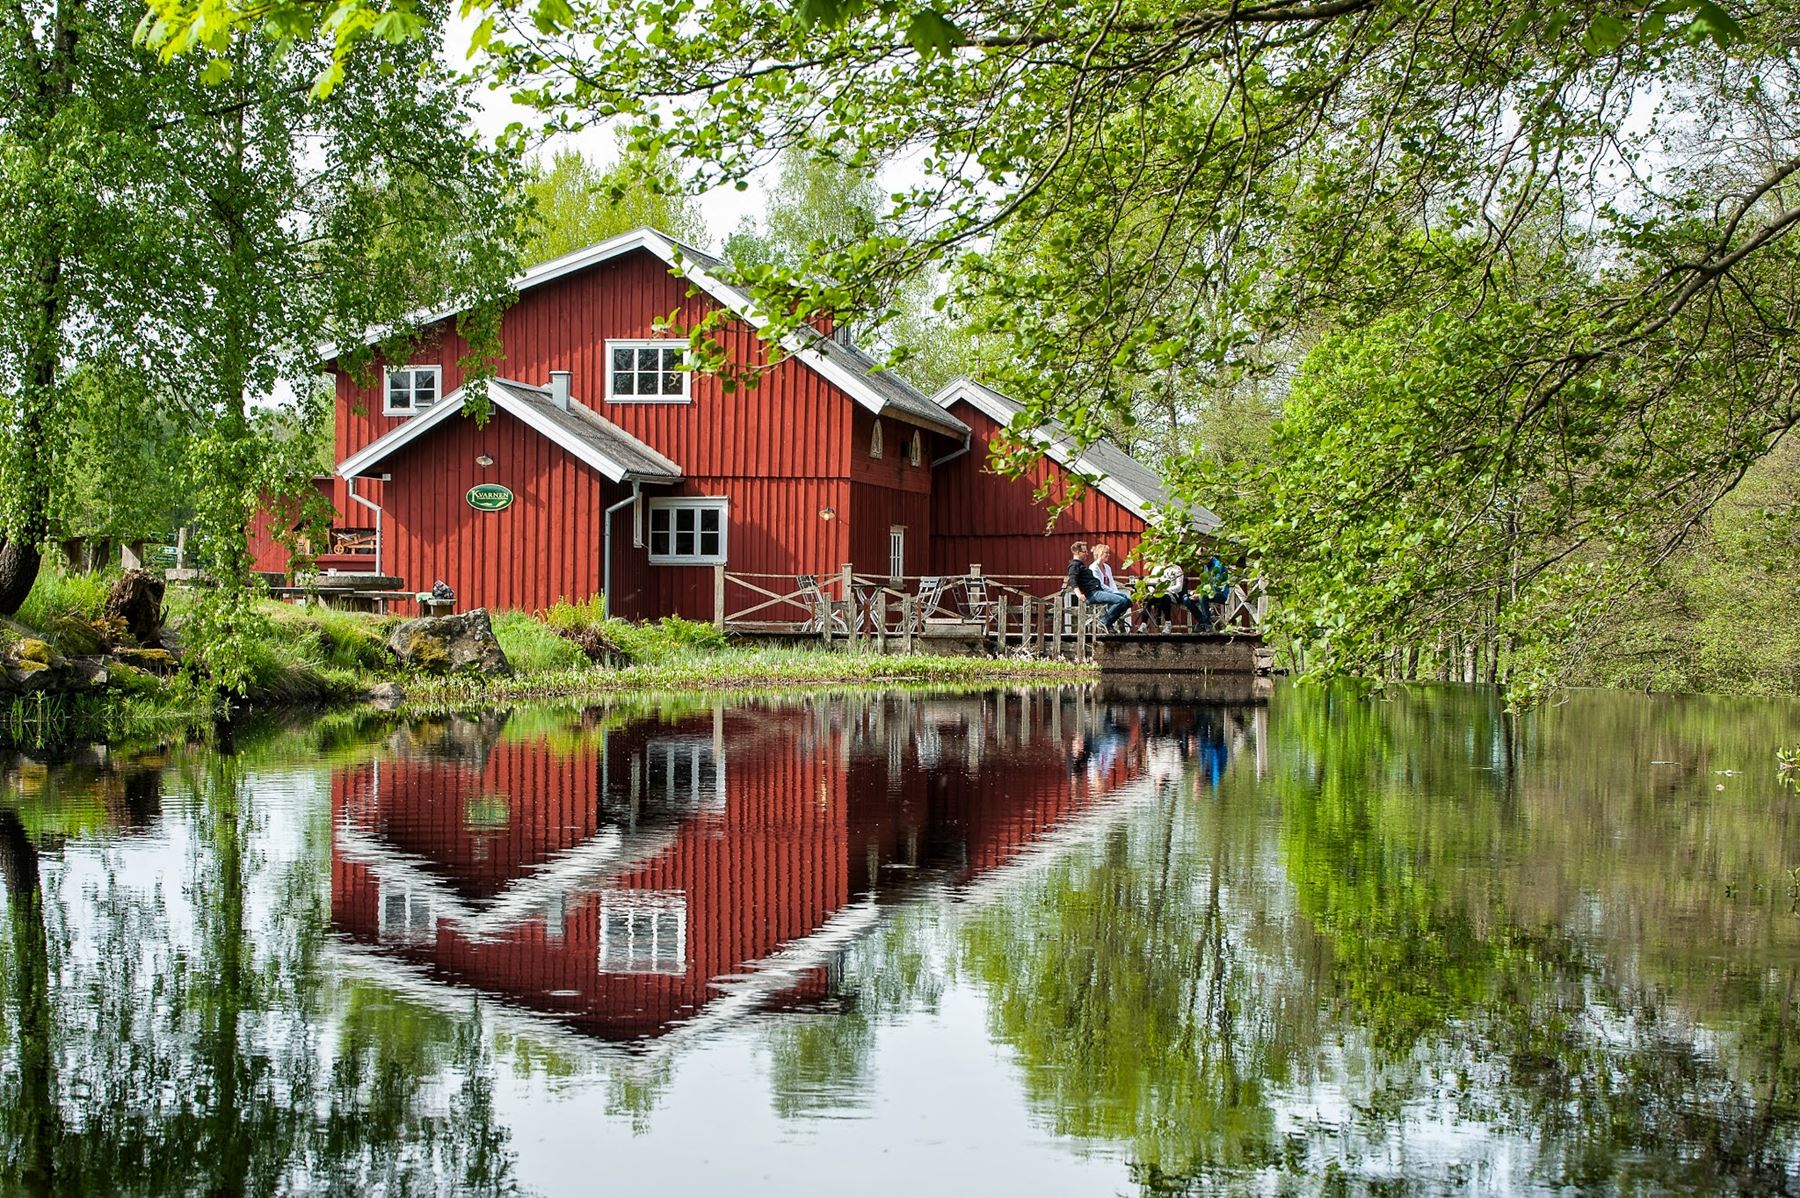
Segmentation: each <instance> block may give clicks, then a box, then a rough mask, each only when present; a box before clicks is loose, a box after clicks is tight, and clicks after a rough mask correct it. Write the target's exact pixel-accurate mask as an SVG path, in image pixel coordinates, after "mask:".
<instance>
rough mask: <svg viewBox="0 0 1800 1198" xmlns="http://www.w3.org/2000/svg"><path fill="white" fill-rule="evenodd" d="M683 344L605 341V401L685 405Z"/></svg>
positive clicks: (685, 347)
mask: <svg viewBox="0 0 1800 1198" xmlns="http://www.w3.org/2000/svg"><path fill="white" fill-rule="evenodd" d="M686 367H687V342H685V341H669V340H663V341H608V342H607V343H606V398H607V400H608V402H610V403H686V402H687V399H688V379H689V378H690V377H691V372H690V371H688V370H687V369H686Z"/></svg>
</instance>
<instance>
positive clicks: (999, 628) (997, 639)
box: [994, 594, 1007, 657]
mask: <svg viewBox="0 0 1800 1198" xmlns="http://www.w3.org/2000/svg"><path fill="white" fill-rule="evenodd" d="M994 613H995V616H996V620H995V633H994V646H995V650H996V652H998V653H999V655H1000V656H1001V657H1005V656H1006V615H1007V613H1006V596H1005V595H1004V594H1002V595H1001V596H1000V598H999V599H998V600H996V601H995V603H994Z"/></svg>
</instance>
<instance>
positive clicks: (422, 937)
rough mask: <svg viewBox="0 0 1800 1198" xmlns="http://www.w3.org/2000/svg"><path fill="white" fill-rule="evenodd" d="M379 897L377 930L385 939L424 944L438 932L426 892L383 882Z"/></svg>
mask: <svg viewBox="0 0 1800 1198" xmlns="http://www.w3.org/2000/svg"><path fill="white" fill-rule="evenodd" d="M379 897H380V902H379V905H378V906H377V907H376V923H375V934H376V936H377V937H378V938H379V939H381V940H382V941H383V942H384V943H389V944H394V943H398V944H422V943H425V942H426V941H429V940H431V939H432V938H434V937H435V936H436V935H437V920H436V919H434V918H432V914H431V900H430V899H428V898H427V897H425V896H424V895H422V894H412V893H410V892H408V891H405V890H400V889H397V888H394V889H390V888H389V887H387V886H385V885H384V886H382V887H381V889H380V896H379Z"/></svg>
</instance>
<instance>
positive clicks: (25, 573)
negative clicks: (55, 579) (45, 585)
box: [0, 541, 42, 616]
mask: <svg viewBox="0 0 1800 1198" xmlns="http://www.w3.org/2000/svg"><path fill="white" fill-rule="evenodd" d="M41 560H42V555H41V554H40V553H39V552H38V547H37V546H36V545H26V544H25V543H24V542H23V541H3V542H0V615H6V616H10V615H12V614H13V613H14V612H16V611H18V610H19V609H20V608H21V607H23V606H25V597H26V596H27V595H29V594H31V587H32V584H33V583H35V582H37V576H38V566H39V565H40V563H41Z"/></svg>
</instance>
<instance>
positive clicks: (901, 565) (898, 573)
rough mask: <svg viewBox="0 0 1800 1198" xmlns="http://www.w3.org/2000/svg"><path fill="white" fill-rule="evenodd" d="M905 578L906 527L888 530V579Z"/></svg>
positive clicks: (899, 526) (895, 526)
mask: <svg viewBox="0 0 1800 1198" xmlns="http://www.w3.org/2000/svg"><path fill="white" fill-rule="evenodd" d="M905 577H906V525H904V524H895V525H892V526H890V527H889V528H888V578H889V579H895V578H905Z"/></svg>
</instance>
